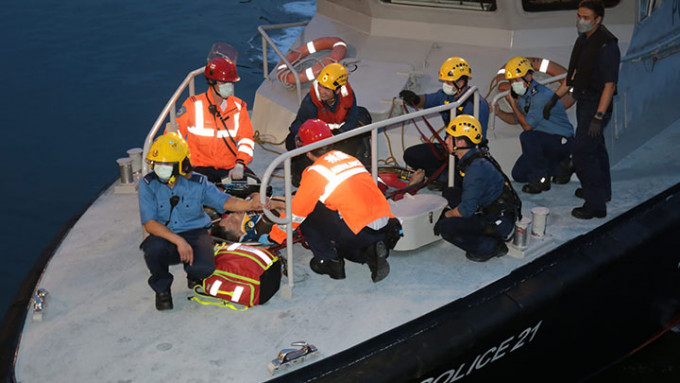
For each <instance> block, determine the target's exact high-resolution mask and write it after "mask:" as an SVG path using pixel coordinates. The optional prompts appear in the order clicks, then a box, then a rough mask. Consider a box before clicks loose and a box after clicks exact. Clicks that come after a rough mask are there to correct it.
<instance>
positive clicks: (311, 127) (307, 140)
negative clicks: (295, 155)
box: [297, 119, 333, 148]
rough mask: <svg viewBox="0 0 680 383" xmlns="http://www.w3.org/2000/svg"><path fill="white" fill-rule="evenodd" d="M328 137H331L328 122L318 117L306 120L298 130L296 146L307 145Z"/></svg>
mask: <svg viewBox="0 0 680 383" xmlns="http://www.w3.org/2000/svg"><path fill="white" fill-rule="evenodd" d="M328 137H333V133H331V128H329V127H328V124H326V123H325V122H323V121H321V120H319V119H313V120H307V121H305V122H304V123H303V124H302V126H300V130H298V134H297V147H298V148H299V147H301V146H305V145H309V144H312V143H315V142H317V141H321V140H323V139H324V138H328Z"/></svg>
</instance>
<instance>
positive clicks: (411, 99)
mask: <svg viewBox="0 0 680 383" xmlns="http://www.w3.org/2000/svg"><path fill="white" fill-rule="evenodd" d="M399 97H400V98H401V99H402V100H404V101H405V102H406V103H407V104H409V105H412V106H416V105H418V104H419V103H420V96H418V95H417V94H415V92H413V91H410V90H407V89H404V90H402V91H401V92H399Z"/></svg>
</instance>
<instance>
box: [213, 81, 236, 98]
mask: <svg viewBox="0 0 680 383" xmlns="http://www.w3.org/2000/svg"><path fill="white" fill-rule="evenodd" d="M217 93H219V94H220V96H222V98H227V97H230V96H233V95H234V83H233V82H225V83H224V84H221V85H219V86H218V87H217Z"/></svg>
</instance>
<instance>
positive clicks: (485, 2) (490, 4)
mask: <svg viewBox="0 0 680 383" xmlns="http://www.w3.org/2000/svg"><path fill="white" fill-rule="evenodd" d="M380 1H382V2H383V3H392V4H402V5H417V6H421V7H432V8H454V9H465V10H473V11H495V10H496V0H380Z"/></svg>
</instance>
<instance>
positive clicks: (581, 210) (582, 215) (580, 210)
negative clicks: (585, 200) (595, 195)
mask: <svg viewBox="0 0 680 383" xmlns="http://www.w3.org/2000/svg"><path fill="white" fill-rule="evenodd" d="M571 215H573V216H574V217H576V218H578V219H591V218H593V217H594V218H604V217H606V216H607V210H591V209H588V208H587V207H585V206H582V207H576V208H574V209H573V210H572V211H571Z"/></svg>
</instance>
